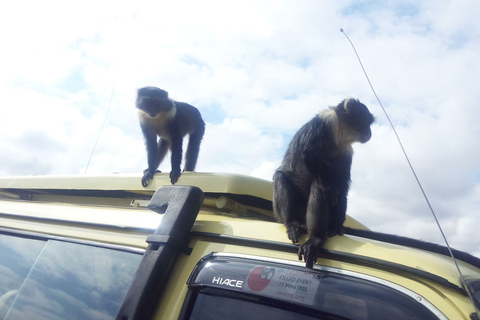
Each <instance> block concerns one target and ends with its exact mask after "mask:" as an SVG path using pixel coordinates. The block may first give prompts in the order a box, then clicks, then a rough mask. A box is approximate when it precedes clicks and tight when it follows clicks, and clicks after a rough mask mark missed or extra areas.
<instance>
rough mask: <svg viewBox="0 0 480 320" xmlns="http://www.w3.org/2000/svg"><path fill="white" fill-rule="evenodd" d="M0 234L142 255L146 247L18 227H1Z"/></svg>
mask: <svg viewBox="0 0 480 320" xmlns="http://www.w3.org/2000/svg"><path fill="white" fill-rule="evenodd" d="M0 234H4V235H10V236H15V237H22V238H28V239H35V240H44V241H48V240H55V241H61V242H69V243H76V244H82V245H87V246H92V247H100V248H105V249H112V250H117V251H125V252H130V253H134V254H142V255H143V254H144V252H145V249H140V248H135V247H129V246H123V245H117V244H110V243H105V242H100V241H90V240H81V239H75V238H67V237H62V236H54V235H50V234H45V233H39V232H33V231H22V230H16V229H9V228H5V227H0Z"/></svg>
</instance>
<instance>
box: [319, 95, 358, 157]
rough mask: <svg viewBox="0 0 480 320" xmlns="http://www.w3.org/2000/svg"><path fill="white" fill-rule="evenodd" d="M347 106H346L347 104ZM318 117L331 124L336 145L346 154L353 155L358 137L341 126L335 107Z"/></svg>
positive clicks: (322, 112)
mask: <svg viewBox="0 0 480 320" xmlns="http://www.w3.org/2000/svg"><path fill="white" fill-rule="evenodd" d="M345 105H346V104H345ZM318 116H319V117H320V118H323V119H325V121H327V122H329V123H330V126H331V128H332V133H333V139H334V140H335V144H336V145H337V146H338V147H339V148H340V149H341V150H342V151H344V152H348V153H352V154H353V148H352V143H353V142H356V141H357V139H356V135H355V134H352V132H351V130H349V128H348V127H346V126H345V125H341V124H340V123H339V121H338V116H337V114H336V113H335V110H334V108H333V107H330V108H328V109H326V110H323V111H321V112H320V113H319V114H318Z"/></svg>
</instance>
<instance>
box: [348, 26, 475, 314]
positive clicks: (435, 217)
mask: <svg viewBox="0 0 480 320" xmlns="http://www.w3.org/2000/svg"><path fill="white" fill-rule="evenodd" d="M340 32H341V33H343V34H344V35H345V37H346V38H347V40H348V42H350V44H351V45H352V48H353V51H354V52H355V55H356V56H357V59H358V62H359V63H360V66H361V67H362V70H363V73H364V74H365V77H366V78H367V81H368V84H369V85H370V88H371V89H372V92H373V94H374V95H375V98H376V99H377V101H378V103H379V104H380V107H382V110H383V113H385V116H386V117H387V120H388V122H389V123H390V126H391V127H392V130H393V132H394V133H395V137H396V138H397V141H398V144H399V145H400V148H401V149H402V152H403V155H404V156H405V159H406V160H407V163H408V166H409V167H410V170H411V171H412V173H413V176H414V177H415V180H416V181H417V184H418V186H419V187H420V190H421V192H422V195H423V198H424V199H425V201H426V203H427V205H428V208H429V209H430V212H431V213H432V216H433V218H434V219H435V222H436V223H437V226H438V229H439V230H440V233H441V234H442V237H443V240H444V241H445V244H446V246H447V249H448V252H449V253H450V257H452V260H453V262H454V264H455V266H456V268H457V271H458V273H459V275H460V278H461V280H462V284H463V286H464V288H465V290H466V291H467V293H468V296H469V298H470V300H471V301H472V303H473V301H474V300H473V297H472V294H471V293H470V290H468V288H467V286H466V283H465V278H464V277H463V274H462V271H460V267H459V266H458V263H457V259H455V256H454V255H453V252H452V249H451V247H450V244H449V243H448V240H447V237H446V236H445V233H444V232H443V229H442V226H441V225H440V222H439V221H438V218H437V215H436V214H435V210H433V207H432V205H431V204H430V200H428V196H427V194H426V192H425V190H424V189H423V186H422V183H421V182H420V179H419V178H418V176H417V174H416V172H415V169H414V168H413V165H412V163H411V162H410V159H409V158H408V155H407V152H406V151H405V148H404V147H403V144H402V141H401V140H400V137H399V135H398V133H397V130H395V126H394V125H393V122H392V120H390V117H389V116H388V113H387V110H386V109H385V108H384V107H383V104H382V102H381V101H380V98H378V95H377V93H376V92H375V89H374V88H373V85H372V82H371V81H370V78H369V77H368V74H367V71H365V68H364V66H363V63H362V60H361V59H360V56H359V55H358V52H357V50H356V49H355V46H354V45H353V42H352V40H350V38H349V37H348V35H347V34H346V33H345V31H344V30H343V28H340ZM473 305H474V307H475V311H476V312H477V314H478V315H480V312H479V310H478V308H477V306H476V305H475V303H473Z"/></svg>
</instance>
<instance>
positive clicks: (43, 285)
mask: <svg viewBox="0 0 480 320" xmlns="http://www.w3.org/2000/svg"><path fill="white" fill-rule="evenodd" d="M141 258H142V256H141V255H138V254H133V253H129V252H123V251H117V250H112V249H106V248H99V247H94V246H88V245H80V244H75V243H68V242H60V241H52V240H50V241H48V244H47V245H46V247H45V249H44V251H43V252H42V254H41V256H40V257H39V258H38V260H37V261H36V262H35V265H34V267H33V269H32V271H31V272H30V274H29V275H28V276H27V279H26V280H25V283H24V284H23V286H22V287H21V289H20V292H19V293H18V296H17V297H16V299H15V301H14V302H13V305H12V307H11V309H10V310H9V311H8V313H7V316H6V318H5V319H59V320H60V319H62V320H63V319H82V320H83V319H114V318H115V316H116V314H117V312H118V310H119V308H120V304H121V303H122V301H123V298H124V296H125V294H126V291H127V290H128V288H129V286H130V283H131V281H132V278H133V275H134V273H135V271H136V269H137V267H138V264H139V262H140V259H141Z"/></svg>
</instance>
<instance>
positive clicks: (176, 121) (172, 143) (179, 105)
mask: <svg viewBox="0 0 480 320" xmlns="http://www.w3.org/2000/svg"><path fill="white" fill-rule="evenodd" d="M136 107H137V108H138V116H139V119H140V127H141V128H142V132H143V136H144V138H145V145H146V147H147V158H148V168H147V169H145V170H144V171H143V173H144V174H143V177H142V185H143V186H144V187H146V186H148V183H149V181H150V180H151V179H152V178H153V176H154V175H155V173H157V172H160V171H158V170H157V168H158V166H159V165H160V163H161V162H162V160H163V158H164V157H165V155H166V154H167V151H168V150H170V151H171V153H172V155H171V163H172V171H170V181H171V182H172V184H175V182H177V181H178V178H179V177H180V174H181V172H180V166H181V163H182V153H183V151H182V147H183V137H185V136H186V135H187V134H188V135H189V140H188V147H187V152H186V154H185V167H184V169H183V171H193V170H195V165H196V164H197V158H198V153H199V151H200V143H201V141H202V138H203V134H204V133H205V122H203V119H202V116H201V115H200V111H198V109H197V108H195V107H194V106H191V105H189V104H188V103H185V102H178V101H174V100H172V99H169V98H168V92H167V91H165V90H162V89H159V88H156V87H145V88H141V89H138V94H137V101H136ZM157 136H158V137H159V138H160V139H159V141H158V142H157Z"/></svg>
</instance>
